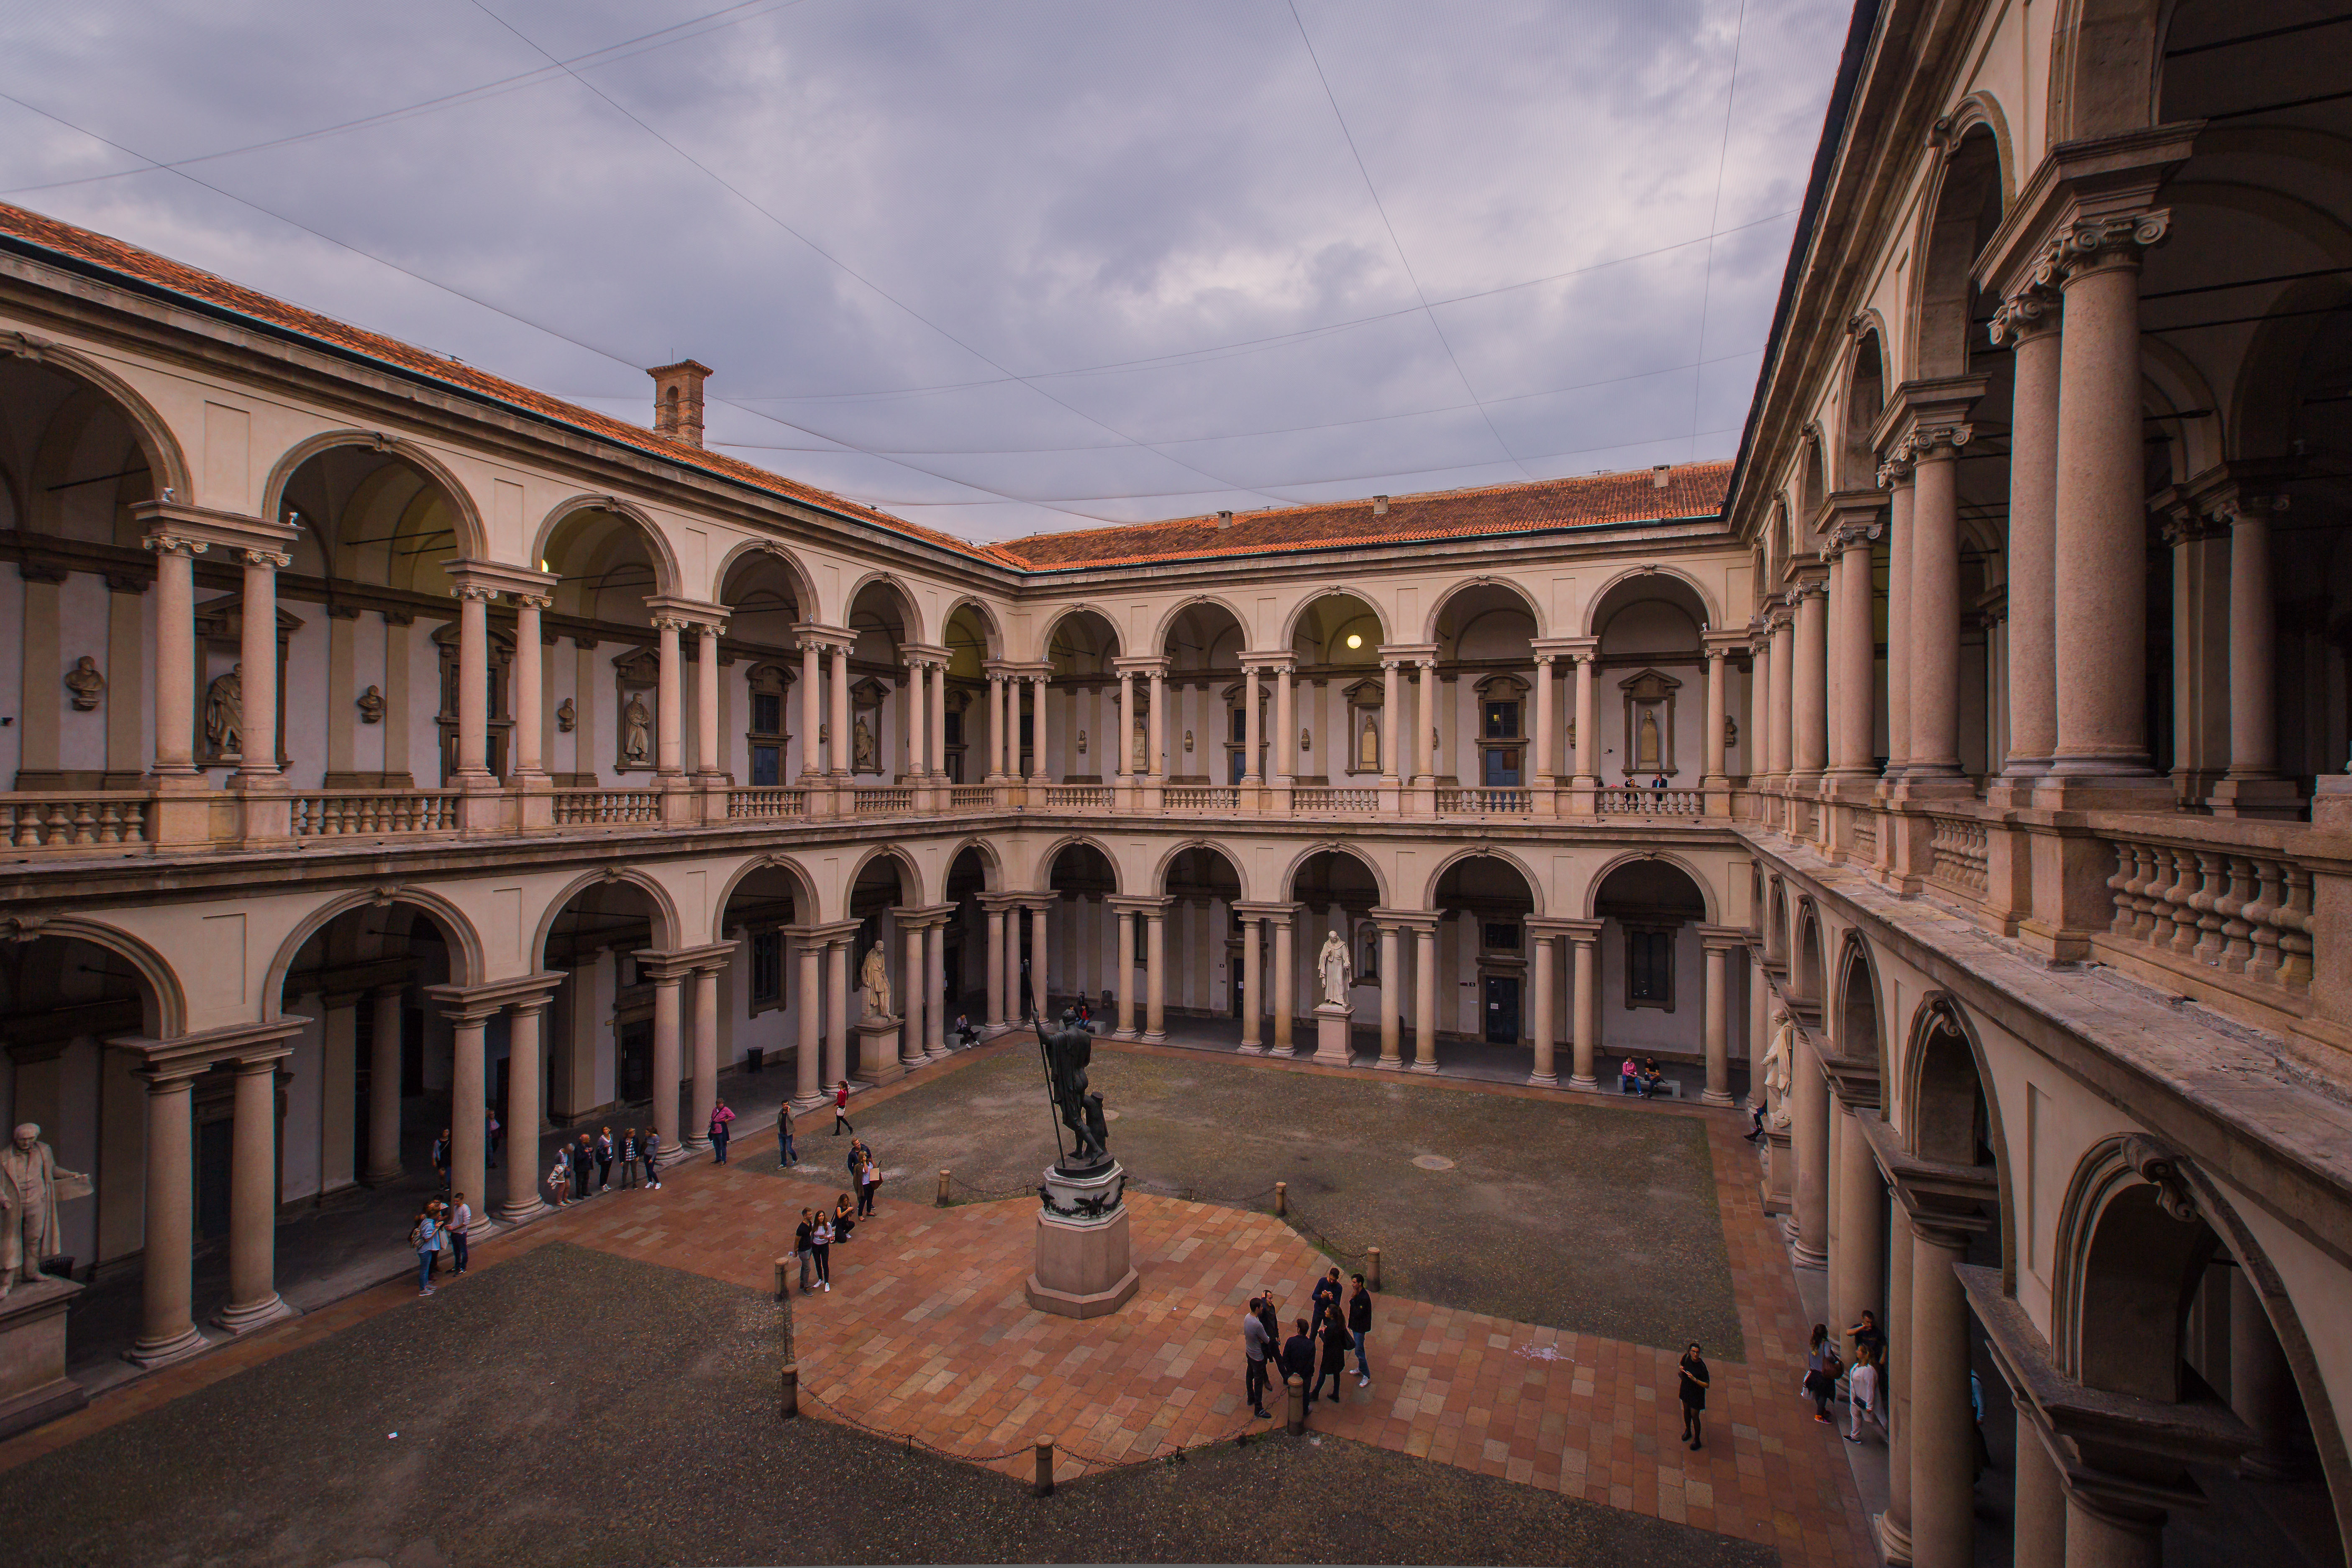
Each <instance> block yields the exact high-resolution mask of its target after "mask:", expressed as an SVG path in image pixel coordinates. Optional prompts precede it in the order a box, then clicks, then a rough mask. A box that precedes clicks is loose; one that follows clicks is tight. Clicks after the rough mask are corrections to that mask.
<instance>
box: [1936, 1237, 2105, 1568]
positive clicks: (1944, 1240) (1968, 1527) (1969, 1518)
mask: <svg viewBox="0 0 2352 1568" xmlns="http://www.w3.org/2000/svg"><path fill="white" fill-rule="evenodd" d="M1968 1239H1969V1233H1968V1232H1967V1230H1965V1229H1961V1228H1956V1227H1947V1226H1942V1225H1938V1224H1935V1223H1933V1222H1930V1221H1923V1220H1922V1219H1921V1218H1920V1217H1918V1216H1916V1215H1915V1216H1913V1219H1912V1222H1911V1367H1910V1372H1911V1384H1912V1390H1911V1413H1912V1423H1911V1426H1912V1431H1911V1561H1912V1562H1913V1563H1916V1564H1917V1565H1918V1568H1968V1564H1969V1563H1973V1562H1974V1561H1975V1552H1976V1487H1975V1483H1974V1477H1975V1475H1976V1415H1975V1411H1974V1407H1973V1406H1972V1405H1971V1404H1970V1402H1969V1303H1968V1297H1967V1296H1966V1294H1965V1293H1963V1292H1962V1290H1961V1289H1960V1281H1959V1277H1958V1275H1956V1274H1954V1273H1953V1272H1952V1266H1953V1265H1954V1264H1956V1263H1958V1262H1961V1261H1962V1260H1963V1259H1964V1258H1966V1257H1967V1253H1968ZM2067 1534H2068V1538H2069V1551H2068V1553H2067V1559H2068V1561H2069V1562H2070V1563H2072V1562H2073V1561H2074V1553H2073V1551H2072V1538H2073V1534H2074V1529H2073V1520H2072V1518H2071V1516H2070V1518H2069V1521H2068V1530H2067Z"/></svg>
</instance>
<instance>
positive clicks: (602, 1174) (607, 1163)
mask: <svg viewBox="0 0 2352 1568" xmlns="http://www.w3.org/2000/svg"><path fill="white" fill-rule="evenodd" d="M619 1152H620V1150H619V1149H618V1148H616V1147H615V1146H614V1142H613V1130H612V1129H611V1128H609V1127H600V1128H598V1129H597V1131H596V1190H597V1191H598V1192H600V1193H609V1192H611V1191H612V1190H613V1156H614V1155H615V1154H617V1153H619Z"/></svg>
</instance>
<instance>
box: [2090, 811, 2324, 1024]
mask: <svg viewBox="0 0 2352 1568" xmlns="http://www.w3.org/2000/svg"><path fill="white" fill-rule="evenodd" d="M2112 842H2113V844H2114V846H2115V850H2116V870H2115V874H2114V875H2113V876H2111V877H2109V878H2108V879H2107V887H2108V889H2109V890H2110V891H2111V892H2112V893H2113V894H2114V896H2115V919H2114V921H2113V923H2112V924H2111V925H2110V927H2109V928H2108V929H2109V930H2110V931H2111V932H2112V933H2113V934H2114V935H2115V936H2116V937H2117V938H2119V939H2122V940H2123V941H2126V942H2131V943H2134V944H2136V945H2137V948H2138V949H2139V950H2140V951H2141V952H2143V953H2144V954H2146V955H2147V956H2149V957H2153V958H2156V959H2158V961H2159V962H2164V963H2170V964H2174V965H2179V964H2182V963H2201V964H2203V965H2205V966H2207V967H2208V968H2210V969H2216V970H2220V971H2221V973H2225V974H2242V975H2244V976H2245V977H2246V978H2247V979H2249V980H2252V981H2255V982H2257V983H2260V984H2274V985H2282V986H2286V987H2289V988H2291V989H2298V990H2299V989H2304V988H2307V987H2308V986H2309V985H2310V984H2311V975H2312V968H2313V965H2314V964H2315V963H2316V962H2317V959H2318V957H2319V954H2318V953H2317V952H2315V946H2314V942H2313V932H2312V921H2311V910H2312V885H2311V873H2310V872H2309V871H2308V870H2306V869H2305V868H2303V867H2301V866H2298V865H2296V864H2295V863H2294V861H2293V860H2291V859H2288V858H2284V856H2281V855H2278V854H2276V853H2273V852H2269V851H2264V850H2258V849H2247V850H2243V851H2241V850H2238V849H2236V848H2234V847H2229V846H2224V847H2219V848H2213V847H2200V846H2197V845H2185V844H2171V843H2165V842H2162V841H2159V840H2155V839H2147V838H2122V837H2117V838H2115V839H2113V840H2112ZM2336 962H2341V960H2340V959H2338V960H2336Z"/></svg>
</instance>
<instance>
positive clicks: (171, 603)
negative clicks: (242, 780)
mask: <svg viewBox="0 0 2352 1568" xmlns="http://www.w3.org/2000/svg"><path fill="white" fill-rule="evenodd" d="M147 548H148V549H150V550H152V551H153V552H155V742H154V750H155V777H156V779H157V780H158V781H159V783H160V784H161V787H163V788H166V789H169V788H172V787H173V784H171V783H169V782H164V781H178V782H179V784H180V785H181V786H183V787H185V786H186V785H189V784H194V783H195V782H197V781H198V779H199V774H198V773H197V771H196V760H195V759H196V743H195V734H196V728H195V727H196V564H195V558H196V556H198V555H199V554H202V553H203V552H204V551H205V544H204V543H203V542H202V541H199V540H194V539H181V538H175V537H173V536H172V535H169V534H151V535H150V536H149V537H148V539H147Z"/></svg>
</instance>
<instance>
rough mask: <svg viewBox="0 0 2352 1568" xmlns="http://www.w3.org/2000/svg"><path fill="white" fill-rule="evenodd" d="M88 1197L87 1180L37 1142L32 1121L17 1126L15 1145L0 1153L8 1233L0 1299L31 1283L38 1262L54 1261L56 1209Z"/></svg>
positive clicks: (1, 1204) (2, 1249) (0, 1241)
mask: <svg viewBox="0 0 2352 1568" xmlns="http://www.w3.org/2000/svg"><path fill="white" fill-rule="evenodd" d="M89 1193H90V1185H89V1177H88V1176H85V1175H83V1174H82V1173H80V1172H79V1171H68V1170H66V1169H64V1168H62V1167H61V1166H59V1165H58V1159H57V1155H56V1154H55V1153H53V1152H50V1149H49V1146H48V1145H47V1143H44V1142H41V1130H40V1128H39V1127H37V1126H36V1125H35V1124H34V1123H32V1122H30V1121H26V1122H23V1123H21V1124H19V1125H18V1127H17V1129H16V1138H15V1140H14V1141H13V1142H10V1144H9V1145H8V1146H7V1147H6V1148H5V1149H0V1210H5V1214H6V1219H5V1230H6V1234H5V1236H0V1296H5V1295H6V1294H7V1293H8V1291H9V1290H10V1289H12V1288H14V1287H15V1285H16V1281H17V1280H18V1279H20V1278H21V1279H24V1280H25V1282H26V1283H27V1284H30V1283H31V1282H33V1281H34V1280H37V1279H39V1278H40V1277H41V1259H43V1258H48V1257H51V1256H54V1255H55V1254H56V1252H57V1250H58V1247H59V1246H60V1245H61V1242H62V1233H61V1232H60V1231H59V1230H58V1204H59V1203H60V1202H63V1201H65V1200H68V1199H71V1198H82V1197H88V1196H89Z"/></svg>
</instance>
